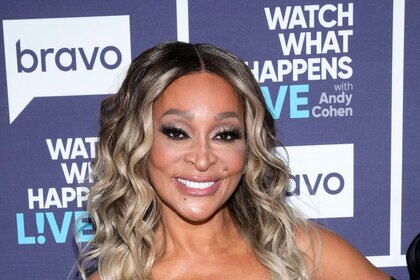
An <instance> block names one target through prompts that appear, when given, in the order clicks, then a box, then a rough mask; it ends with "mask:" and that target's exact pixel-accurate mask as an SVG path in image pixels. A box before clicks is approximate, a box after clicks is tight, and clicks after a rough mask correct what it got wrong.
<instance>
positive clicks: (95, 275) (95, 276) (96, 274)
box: [88, 272, 100, 280]
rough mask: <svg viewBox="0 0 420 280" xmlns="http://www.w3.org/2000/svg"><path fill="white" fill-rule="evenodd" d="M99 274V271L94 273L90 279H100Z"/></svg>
mask: <svg viewBox="0 0 420 280" xmlns="http://www.w3.org/2000/svg"><path fill="white" fill-rule="evenodd" d="M99 279H100V278H99V274H98V272H95V273H93V274H92V275H91V276H89V279H88V280H99Z"/></svg>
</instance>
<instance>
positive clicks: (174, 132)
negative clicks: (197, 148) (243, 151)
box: [160, 124, 242, 142]
mask: <svg viewBox="0 0 420 280" xmlns="http://www.w3.org/2000/svg"><path fill="white" fill-rule="evenodd" d="M160 132H161V133H162V134H163V135H165V136H166V137H168V138H169V139H170V140H175V141H180V140H186V139H190V138H191V136H190V135H189V134H188V133H187V132H186V131H185V130H183V129H182V128H179V127H176V126H175V125H173V124H163V125H162V126H161V127H160ZM212 139H214V140H218V141H222V142H234V141H235V140H240V139H242V133H241V131H240V130H239V129H238V128H226V127H222V128H219V129H217V130H216V131H215V133H214V136H213V137H212Z"/></svg>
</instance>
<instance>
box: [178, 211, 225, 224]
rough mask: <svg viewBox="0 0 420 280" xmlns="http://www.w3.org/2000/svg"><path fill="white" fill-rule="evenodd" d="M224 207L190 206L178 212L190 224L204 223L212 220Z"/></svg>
mask: <svg viewBox="0 0 420 280" xmlns="http://www.w3.org/2000/svg"><path fill="white" fill-rule="evenodd" d="M220 210H222V209H203V208H200V207H189V208H187V209H183V210H182V211H179V212H178V213H177V214H178V216H179V217H181V218H182V219H183V220H184V221H186V222H188V223H190V224H196V225H198V224H204V223H206V222H208V221H210V220H212V219H213V218H214V217H215V216H216V215H217V214H221V213H219V212H221V211H220Z"/></svg>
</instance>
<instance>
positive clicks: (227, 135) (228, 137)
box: [214, 130, 241, 142]
mask: <svg viewBox="0 0 420 280" xmlns="http://www.w3.org/2000/svg"><path fill="white" fill-rule="evenodd" d="M214 138H215V139H216V140H220V141H225V142H233V141H235V140H238V139H241V133H240V132H239V130H229V131H221V132H219V133H217V134H216V136H215V137H214Z"/></svg>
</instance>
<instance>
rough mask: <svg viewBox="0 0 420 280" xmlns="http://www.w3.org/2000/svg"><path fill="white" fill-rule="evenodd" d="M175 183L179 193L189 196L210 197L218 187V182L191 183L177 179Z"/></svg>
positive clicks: (202, 181) (191, 181)
mask: <svg viewBox="0 0 420 280" xmlns="http://www.w3.org/2000/svg"><path fill="white" fill-rule="evenodd" d="M176 182H177V186H178V188H179V189H180V190H181V192H183V193H185V194H186V195H189V196H208V195H212V194H213V193H215V192H216V191H217V189H218V188H219V186H220V180H200V181H195V180H194V181H193V180H187V179H184V178H179V177H177V178H176Z"/></svg>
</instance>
